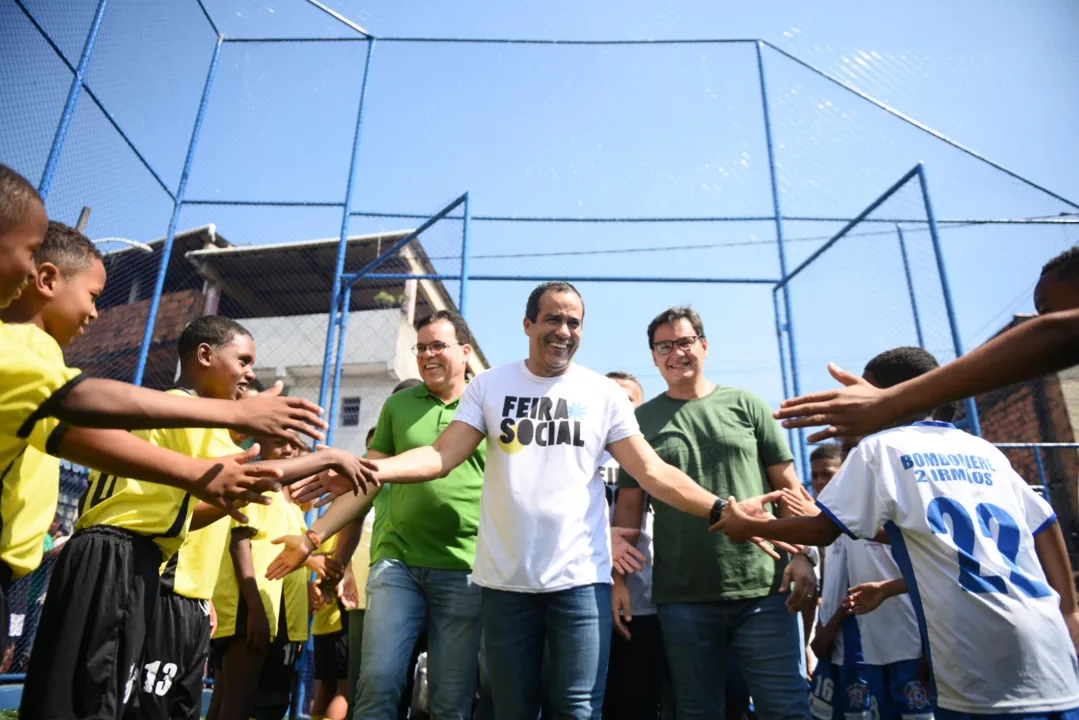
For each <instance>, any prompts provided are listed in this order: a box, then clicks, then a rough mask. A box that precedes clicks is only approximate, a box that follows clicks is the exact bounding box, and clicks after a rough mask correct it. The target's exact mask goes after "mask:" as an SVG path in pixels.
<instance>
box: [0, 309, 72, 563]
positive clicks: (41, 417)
mask: <svg viewBox="0 0 1079 720" xmlns="http://www.w3.org/2000/svg"><path fill="white" fill-rule="evenodd" d="M84 377H85V376H84V375H82V373H80V372H79V371H78V370H76V369H74V368H69V367H67V365H65V364H64V353H63V351H62V350H61V349H60V345H59V344H57V342H56V340H55V339H53V337H52V336H51V335H49V334H48V333H47V332H45V331H44V330H42V329H41V328H39V327H37V326H36V325H31V324H29V323H17V324H11V323H4V322H0V560H3V561H4V562H5V563H7V564H8V567H9V569H10V570H11V573H12V576H13V577H19V576H20V575H25V574H26V573H28V572H30V571H31V570H33V569H34V568H36V567H37V566H38V565H39V564H40V563H41V546H42V542H43V540H44V537H45V533H46V532H48V529H49V525H51V524H52V520H53V517H54V516H55V515H56V502H57V497H58V494H59V484H60V465H59V463H58V462H56V461H55V459H53V458H49V457H47V455H50V454H55V452H56V445H57V443H58V442H59V440H60V437H61V435H62V433H63V428H64V427H65V426H64V425H63V424H62V423H60V422H59V421H58V420H57V419H56V418H55V417H51V416H50V414H51V413H52V412H54V411H55V408H56V405H57V403H58V402H59V401H60V399H61V398H63V397H64V395H65V394H67V393H68V392H69V391H70V390H71V388H73V387H75V385H77V384H78V383H79V382H81V381H82V380H83V379H84ZM27 448H33V450H35V451H36V453H34V454H31V455H30V456H29V457H26V452H27Z"/></svg>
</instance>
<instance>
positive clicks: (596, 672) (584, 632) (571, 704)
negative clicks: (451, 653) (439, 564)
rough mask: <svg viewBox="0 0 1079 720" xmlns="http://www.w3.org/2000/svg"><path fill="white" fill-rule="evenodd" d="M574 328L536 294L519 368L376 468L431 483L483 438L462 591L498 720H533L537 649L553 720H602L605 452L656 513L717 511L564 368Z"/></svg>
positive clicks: (580, 376)
mask: <svg viewBox="0 0 1079 720" xmlns="http://www.w3.org/2000/svg"><path fill="white" fill-rule="evenodd" d="M583 324H584V304H583V302H582V301H581V297H580V294H579V293H578V292H577V290H576V289H575V288H574V287H573V286H572V285H570V284H569V283H564V282H550V283H544V284H542V285H540V286H539V287H537V288H536V289H535V290H533V291H532V293H531V295H530V296H529V298H528V303H527V306H526V310H525V318H524V331H525V334H526V335H527V336H528V339H529V354H528V359H527V360H525V361H523V362H520V361H519V362H515V363H510V364H508V365H503V366H501V367H498V368H494V369H492V370H489V371H487V372H485V373H482V374H480V375H479V376H477V377H476V378H475V379H474V380H473V381H472V383H471V384H469V386H468V389H467V390H466V391H465V394H464V396H462V398H461V401H460V404H459V406H458V410H457V414H456V415H455V416H454V419H453V422H451V423H450V425H449V426H448V427H447V428H446V430H444V431H443V432H442V434H441V435H440V436H439V438H438V439H437V440H436V441H435V443H434V445H433V446H430V447H424V448H416V449H413V450H410V451H408V452H406V453H402V454H401V455H398V456H396V457H393V458H388V459H380V460H377V461H375V462H374V463H372V466H373V467H374V468H375V471H374V476H375V478H376V479H377V480H378V481H379V482H420V481H424V480H430V479H433V478H436V477H443V476H445V475H446V474H447V473H448V472H449V471H450V470H452V469H453V468H454V467H456V466H457V465H458V464H460V463H461V462H462V461H464V459H465V458H467V457H468V456H469V454H470V453H472V451H473V450H475V448H476V447H477V446H478V445H479V443H480V442H481V441H482V440H483V439H484V438H487V466H486V470H485V477H484V488H483V495H482V498H481V501H480V529H479V538H478V543H477V550H476V564H475V567H474V570H473V574H472V579H473V582H475V583H476V584H477V585H480V586H481V587H482V588H483V606H484V607H483V613H484V615H483V622H484V643H485V654H486V659H487V664H488V671H489V674H490V683H491V689H492V695H493V701H494V711H495V716H496V717H498V718H499V720H535V717H536V715H537V713H538V711H539V708H540V701H541V693H542V690H541V685H542V683H541V662H542V657H543V650H544V645H545V644H546V646H547V648H548V650H549V652H550V660H551V665H550V672H551V676H550V678H549V681H548V687H549V689H550V695H551V697H549V698H548V703H547V705H548V707H549V709H550V711H551V712H553V713H554V714H555V715H556V716H557V717H560V718H599V717H600V709H601V706H602V703H603V691H604V682H605V678H606V674H607V658H608V651H609V646H610V639H611V613H610V607H611V590H610V583H611V549H610V529H609V521H608V510H607V501H606V498H605V493H604V487H603V483H602V482H601V481H600V480H599V479H598V478H597V476H596V467H597V466H598V465H599V461H600V459H601V457H602V456H603V453H604V451H605V450H606V451H607V452H609V453H610V454H611V456H612V457H613V458H614V459H615V460H616V461H617V462H618V463H619V464H620V465H621V466H622V467H623V468H626V469H627V470H629V471H630V472H632V473H633V476H634V477H635V478H637V479H638V480H639V481H640V484H641V486H642V487H643V488H644V489H645V490H646V491H647V492H648V493H649V494H650V495H652V496H653V497H654V498H656V499H657V500H658V501H660V502H664V503H667V504H669V505H671V506H673V507H675V508H677V509H679V510H682V511H683V512H687V513H690V514H692V515H696V516H697V517H700V518H702V519H707V518H710V517H712V516H713V514H714V519H715V520H718V510H717V508H718V507H720V506H721V505H722V504H721V503H720V502H719V499H718V498H716V497H715V496H714V495H712V494H711V493H709V492H707V491H706V490H704V489H703V488H701V487H700V486H699V485H697V483H695V482H693V481H692V480H691V479H689V478H688V477H686V476H685V475H684V474H683V473H681V472H680V471H678V470H676V469H674V468H672V467H671V466H669V465H667V464H666V463H664V462H663V461H662V460H660V459H659V457H658V456H657V455H656V454H655V452H654V451H653V450H652V448H651V447H650V446H649V445H648V443H646V442H645V441H644V438H642V437H641V434H640V430H639V429H638V427H637V421H636V418H635V417H634V414H633V407H632V406H631V405H630V403H629V400H628V399H627V398H626V395H625V393H624V392H623V391H622V390H621V389H620V388H619V387H618V386H617V385H615V384H614V383H613V382H612V381H610V380H608V379H607V378H605V377H603V376H602V375H600V374H598V373H595V372H593V371H591V370H588V369H586V368H584V367H581V366H579V365H575V364H573V362H572V359H573V355H574V353H576V351H577V348H578V345H579V344H580V341H581V329H582V326H583ZM714 510H715V513H713V511H714ZM758 511H759V512H763V510H760V507H759V506H758ZM703 522H705V520H702V523H703Z"/></svg>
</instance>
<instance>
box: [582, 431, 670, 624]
mask: <svg viewBox="0 0 1079 720" xmlns="http://www.w3.org/2000/svg"><path fill="white" fill-rule="evenodd" d="M596 475H597V476H598V477H599V479H600V481H602V482H603V483H604V485H605V486H606V491H607V493H608V494H610V493H611V492H612V489H613V488H615V487H616V486H615V483H616V481H617V480H618V461H617V460H615V459H614V458H613V457H611V454H610V453H608V452H604V453H603V457H602V458H600V464H599V467H597V468H596ZM655 518H656V513H655V511H654V510H653V509H652V500H651V498H649V497H648V496H645V503H644V517H643V518H641V532H640V534H639V535H637V543H636V546H635V547H636V548H637V550H639V551H640V553H641V554H642V555H644V557H645V562H644V563H643V564H642V567H641V569H640V570H638V571H637V572H635V573H633V574H632V575H627V576H626V587H627V588H628V589H629V602H630V608H631V609H632V611H633V614H634V615H655V614H656V606H655V603H653V602H652V524H653V523H654V522H655Z"/></svg>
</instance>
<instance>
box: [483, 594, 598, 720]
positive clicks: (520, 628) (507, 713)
mask: <svg viewBox="0 0 1079 720" xmlns="http://www.w3.org/2000/svg"><path fill="white" fill-rule="evenodd" d="M483 632H484V638H483V644H484V655H485V656H486V658H485V659H486V663H485V664H486V666H487V667H486V674H487V677H488V679H489V681H490V690H491V700H492V702H493V705H494V713H495V717H496V718H498V720H536V716H537V714H538V713H539V711H540V703H541V698H542V697H543V695H544V694H545V693H544V689H545V688H544V685H545V684H546V689H547V691H548V692H547V694H548V697H547V701H548V702H546V703H544V704H545V705H546V706H547V707H548V709H549V711H550V713H551V714H552V715H553V716H554V717H557V718H560V719H565V718H573V720H584V719H585V718H599V717H601V710H602V708H603V691H604V687H605V685H606V682H607V656H608V653H609V652H610V648H611V586H610V585H608V584H606V583H597V584H595V585H585V586H583V587H576V588H570V589H568V590H559V591H557V592H550V593H519V592H506V591H503V590H491V589H488V588H484V590H483ZM545 645H546V647H547V652H548V654H549V657H550V666H549V675H548V677H547V678H545V679H544V678H543V655H544V646H545Z"/></svg>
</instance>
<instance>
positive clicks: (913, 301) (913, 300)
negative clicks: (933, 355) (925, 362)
mask: <svg viewBox="0 0 1079 720" xmlns="http://www.w3.org/2000/svg"><path fill="white" fill-rule="evenodd" d="M895 232H896V234H897V235H898V236H899V253H900V255H901V256H902V257H903V273H904V274H905V275H906V276H907V292H909V293H910V310H911V312H913V313H914V332H915V333H917V335H918V347H920V348H921V349H923V350H925V336H924V335H923V334H922V318H921V316H920V315H919V314H918V298H917V296H916V295H915V294H914V276H913V275H911V273H910V258H909V257H907V239H906V238H905V237H904V236H903V226H902V225H900V224H899V223H896V226H895Z"/></svg>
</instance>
